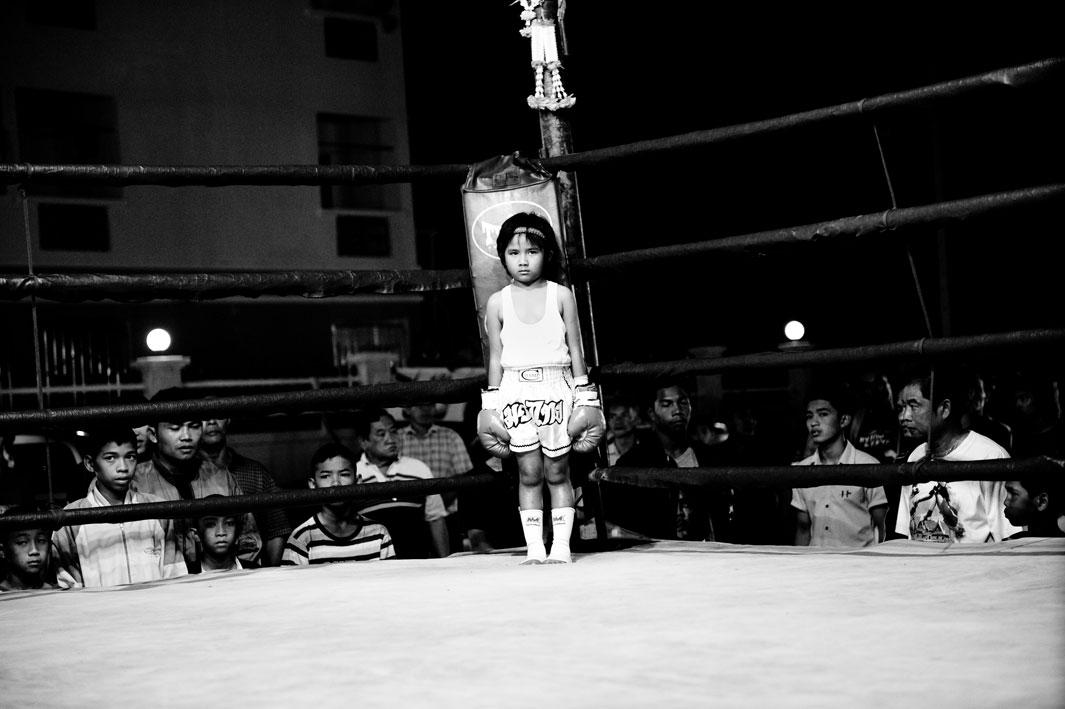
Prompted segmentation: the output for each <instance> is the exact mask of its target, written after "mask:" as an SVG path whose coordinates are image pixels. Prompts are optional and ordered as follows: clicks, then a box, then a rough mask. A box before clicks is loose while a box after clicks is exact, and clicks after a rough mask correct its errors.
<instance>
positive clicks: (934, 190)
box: [400, 2, 1065, 363]
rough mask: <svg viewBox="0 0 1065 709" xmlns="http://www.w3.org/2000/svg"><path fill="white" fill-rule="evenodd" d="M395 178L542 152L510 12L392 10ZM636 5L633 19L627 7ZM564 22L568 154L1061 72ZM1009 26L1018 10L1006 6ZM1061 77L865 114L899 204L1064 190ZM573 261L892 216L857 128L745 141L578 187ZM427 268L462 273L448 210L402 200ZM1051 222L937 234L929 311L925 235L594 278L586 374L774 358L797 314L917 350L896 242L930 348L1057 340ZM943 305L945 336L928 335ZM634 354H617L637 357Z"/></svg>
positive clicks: (432, 192)
mask: <svg viewBox="0 0 1065 709" xmlns="http://www.w3.org/2000/svg"><path fill="white" fill-rule="evenodd" d="M400 7H401V10H402V13H403V32H404V41H405V44H406V54H407V59H406V62H407V65H406V72H407V79H408V108H409V110H410V137H411V150H412V163H414V164H432V163H473V162H477V161H480V160H483V159H485V158H488V157H491V156H493V155H497V154H502V153H508V152H512V151H514V150H519V151H521V152H522V153H524V154H527V155H533V154H535V153H536V152H537V151H538V149H539V128H538V123H537V120H536V116H535V114H534V113H533V112H532V111H530V110H529V109H528V108H527V107H526V106H525V96H526V95H527V94H528V93H530V92H531V87H532V72H531V69H530V68H529V67H528V52H529V46H528V41H527V40H525V39H524V38H522V37H520V36H519V35H518V29H519V28H520V26H521V21H520V19H519V17H518V15H519V8H518V6H517V5H513V6H512V5H509V4H508V3H506V2H494V3H487V2H484V3H477V4H476V8H477V9H476V13H475V14H473V13H470V12H458V11H456V8H457V7H458V6H456V5H455V4H440V3H425V2H401V4H400ZM637 7H638V8H642V11H641V12H638V13H637V12H635V11H632V9H633V8H637ZM665 7H666V6H664V5H655V4H651V3H640V4H636V3H628V4H626V3H618V4H611V5H607V4H605V3H591V2H572V3H570V4H569V7H568V12H567V16H566V32H567V36H568V40H569V53H570V54H569V57H568V59H567V62H566V70H565V75H564V79H565V81H566V84H567V88H568V89H570V90H571V91H573V92H574V93H575V95H576V96H577V105H576V107H575V108H574V109H572V110H571V112H570V120H571V121H572V125H573V131H574V143H575V145H574V147H575V149H576V150H578V151H580V150H587V149H592V148H599V147H606V146H611V145H617V144H623V143H628V142H632V141H635V140H641V139H647V138H657V137H663V136H668V135H675V134H680V133H685V132H688V131H694V130H702V129H707V128H714V127H719V126H726V125H732V124H738V123H743V122H747V121H754V120H760V119H765V118H772V117H776V116H780V115H785V114H788V113H794V112H798V111H803V110H808V109H814V108H819V107H823V106H828V105H832V104H836V103H842V102H847V101H853V100H857V99H860V98H862V97H869V96H875V95H879V94H882V93H890V92H895V91H902V90H906V89H910V88H915V87H919V86H923V85H927V84H932V83H936V82H939V81H945V80H950V79H954V78H960V77H964V76H969V75H972V74H977V73H982V72H985V71H990V70H993V69H997V68H1002V67H1007V66H1012V65H1016V64H1023V63H1027V62H1031V61H1036V60H1039V59H1043V58H1047V57H1051V56H1055V55H1057V56H1060V55H1061V54H1062V52H1061V47H1060V46H1056V45H1055V44H1054V42H1053V38H1052V37H1049V34H1050V32H1051V29H1050V28H1052V27H1055V26H1056V25H1055V24H1054V23H1052V22H1051V21H1050V20H1049V19H1048V18H1045V17H1040V16H1039V15H1038V14H1033V13H1030V12H1029V13H1020V12H1017V13H1015V17H1017V18H1018V19H1016V20H1011V19H1010V18H1008V17H1007V18H1004V17H1002V16H1001V15H1000V16H996V17H994V18H992V17H988V18H977V19H975V20H960V19H958V18H957V17H955V18H951V19H950V20H949V21H948V20H933V19H932V18H930V17H929V16H927V15H906V14H905V13H904V12H902V11H900V10H899V9H897V8H896V7H894V6H892V9H891V12H890V13H889V12H888V11H887V10H886V9H885V8H881V10H882V13H881V14H880V15H874V14H873V13H872V12H870V13H869V15H868V16H857V15H854V14H849V15H846V14H845V15H842V16H840V15H834V16H828V15H821V16H813V15H810V14H799V13H798V11H796V10H794V9H793V10H791V11H789V12H788V13H787V14H774V13H773V12H770V11H769V10H767V9H766V8H765V7H763V6H761V5H759V6H758V7H757V8H756V9H752V10H744V11H740V10H735V9H733V10H730V11H728V12H722V11H721V10H720V9H710V8H706V7H705V6H704V4H692V3H678V4H672V5H670V6H668V8H669V9H668V10H667V9H664V8H665ZM1014 9H1016V8H1014ZM1061 89H1062V76H1061V75H1060V74H1059V75H1058V77H1057V78H1056V79H1055V80H1054V81H1053V82H1048V83H1046V84H1043V85H1038V86H1032V87H1027V88H1023V89H1022V88H996V89H991V90H987V91H984V92H983V93H981V94H979V95H978V96H974V97H971V98H966V99H963V100H958V101H954V102H951V103H949V104H940V105H937V106H934V107H927V108H920V109H914V110H907V111H900V112H897V113H896V114H893V115H888V116H882V117H880V118H878V127H879V131H880V138H881V140H882V144H883V147H884V150H885V154H886V160H887V162H888V168H889V172H890V175H891V178H892V182H893V186H894V189H895V193H896V197H897V200H898V203H899V206H903V207H905V206H917V205H921V204H926V203H932V202H936V201H939V200H940V199H958V198H963V197H968V196H975V195H979V194H984V193H990V192H996V191H1005V190H1010V189H1018V188H1023V187H1029V186H1036V185H1041V184H1047V183H1054V182H1063V181H1065V138H1063V136H1062V132H1061V130H1060V129H1061V126H1062V125H1065V113H1063V109H1062V107H1061V106H1060V105H1058V104H1059V103H1060V102H1058V101H1056V100H1055V98H1056V97H1057V96H1060V94H1061ZM579 180H580V182H579V186H580V196H581V208H582V222H583V226H584V231H585V238H586V241H587V243H588V250H589V254H590V255H597V254H602V253H610V252H615V251H624V250H629V249H633V248H646V247H650V246H654V245H656V244H671V243H682V242H690V241H700V240H704V239H712V238H716V237H721V236H728V235H734V234H743V233H748V232H755V231H759V230H763V229H772V228H778V227H785V226H791V225H799V224H806V223H811V222H816V221H822V220H829V219H835V218H839V217H845V216H852V215H856V214H861V213H868V212H877V211H880V210H883V209H886V208H888V207H890V197H889V192H888V189H887V186H886V182H885V178H884V175H883V171H882V168H881V165H880V160H879V157H878V153H877V149H876V142H875V137H874V134H873V130H872V126H871V123H870V122H867V121H847V122H841V123H836V124H834V125H831V126H820V127H813V128H802V129H798V130H794V131H790V132H787V133H784V134H781V135H777V136H773V137H768V138H767V137H761V138H752V139H747V140H743V141H739V142H735V143H732V144H730V145H727V146H717V147H712V148H705V149H700V150H694V149H693V150H688V151H685V152H683V153H682V154H680V155H675V156H672V157H670V158H668V159H654V160H640V161H632V162H626V163H619V164H616V165H613V166H611V167H610V168H608V169H595V170H591V169H589V170H586V171H585V172H583V173H580V174H579ZM414 194H415V210H416V219H417V225H418V230H419V238H420V241H421V244H420V246H421V249H420V251H421V254H422V256H421V260H422V264H423V265H424V266H426V267H462V266H463V265H465V252H464V246H463V243H462V229H463V225H462V212H461V204H460V201H459V199H458V190H457V189H453V188H452V187H451V186H448V185H444V186H441V185H440V184H423V185H415V193H414ZM1059 215H1060V204H1059V205H1051V206H1049V207H1047V208H1044V209H1038V210H1026V211H1025V212H1024V213H1019V212H1015V213H1013V214H1010V215H1009V216H1007V217H1002V218H998V217H996V218H993V219H982V220H980V221H979V222H976V221H974V222H971V223H968V224H965V225H962V226H957V227H951V228H949V229H947V230H946V231H945V239H944V244H945V246H944V248H945V254H946V258H945V261H943V263H944V264H945V267H944V268H945V272H946V278H947V282H948V284H949V285H948V286H947V290H946V298H947V301H949V302H946V303H945V302H943V301H942V300H941V297H940V286H939V272H940V265H939V264H940V261H939V259H938V257H937V249H938V245H937V239H936V232H935V231H934V230H932V229H914V230H910V231H908V232H905V233H904V234H902V233H900V234H896V235H893V236H889V237H883V238H875V239H869V240H867V241H862V242H849V243H847V244H845V245H842V246H841V245H839V244H838V243H837V244H836V245H834V246H824V245H816V246H810V247H807V248H801V249H798V248H796V249H789V250H783V251H781V250H774V251H773V252H772V253H766V254H763V255H759V256H756V257H753V256H716V257H713V258H701V259H693V260H689V261H688V262H685V263H682V264H676V263H671V264H668V265H655V266H651V267H648V268H646V269H639V270H636V271H627V272H625V273H624V274H617V275H615V276H614V277H612V278H610V279H607V280H603V281H598V282H597V283H596V290H595V298H596V299H595V307H596V314H597V318H598V319H599V320H600V322H601V323H602V327H601V328H600V332H601V340H600V344H601V352H602V353H603V355H602V359H603V362H604V363H605V362H610V361H622V360H627V359H634V360H640V359H644V358H663V357H678V356H683V354H684V350H685V349H686V348H688V347H692V346H698V345H711V344H721V345H727V346H729V347H730V351H734V352H739V351H758V350H765V349H771V348H773V347H774V346H775V345H776V344H777V343H778V342H779V341H781V340H782V339H783V337H782V334H781V328H782V327H783V324H784V322H785V321H786V320H788V319H791V318H799V319H802V320H804V321H805V322H806V323H807V325H808V336H809V338H810V339H811V340H813V341H814V343H815V344H817V345H820V346H836V345H850V344H861V343H879V342H892V341H898V340H907V339H915V338H918V337H922V336H924V335H925V334H926V333H925V326H924V319H923V317H922V314H921V310H920V307H919V301H918V299H917V296H916V291H915V288H914V285H913V279H912V276H911V274H910V267H909V262H908V260H907V256H906V250H905V244H906V243H907V242H909V243H910V245H911V249H912V251H913V255H914V258H915V261H916V264H917V271H918V274H919V277H920V279H921V282H922V285H923V288H924V292H925V297H926V299H927V301H928V308H929V310H930V312H931V318H932V321H933V333H934V334H935V335H943V334H954V335H963V334H979V333H985V332H998V331H1004V330H1010V329H1021V328H1029V327H1060V326H1062V320H1063V318H1062V315H1061V311H1062V308H1061V307H1060V306H1061V304H1062V302H1063V301H1065V299H1063V298H1062V297H1061V295H1060V293H1059V290H1058V278H1059V276H1060V267H1059V266H1058V261H1057V260H1056V259H1053V258H1050V254H1051V253H1052V252H1051V251H1050V247H1051V246H1053V245H1054V242H1057V241H1058V238H1059V237H1060V236H1061V233H1062V230H1061V227H1060V226H1059V222H1060V219H1059V218H1058V217H1059ZM944 305H949V320H944V319H943V318H942V317H941V310H942V309H943V307H942V306H944ZM634 335H636V336H635V337H634Z"/></svg>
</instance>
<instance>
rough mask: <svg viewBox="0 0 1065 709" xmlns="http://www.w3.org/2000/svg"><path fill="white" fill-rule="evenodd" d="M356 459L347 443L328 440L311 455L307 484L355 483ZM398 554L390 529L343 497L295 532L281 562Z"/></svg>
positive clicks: (295, 563)
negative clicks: (373, 520) (360, 512)
mask: <svg viewBox="0 0 1065 709" xmlns="http://www.w3.org/2000/svg"><path fill="white" fill-rule="evenodd" d="M356 460H357V458H356V456H355V454H354V453H352V452H351V450H349V449H348V448H346V447H345V446H342V445H339V444H336V443H327V444H326V445H324V446H322V447H321V448H319V449H318V450H317V451H315V453H314V455H313V456H312V457H311V473H310V475H309V476H308V477H307V486H308V487H310V488H311V489H312V490H314V489H317V488H327V487H335V486H337V485H354V484H355V461H356ZM395 555H396V552H395V549H393V548H392V537H390V536H389V534H388V530H387V529H385V527H384V526H383V525H380V524H377V523H375V522H371V521H370V520H368V519H366V518H365V517H363V516H361V515H360V514H359V513H358V512H357V511H356V510H355V504H354V502H353V501H351V500H342V501H338V502H327V503H325V504H324V505H322V510H321V512H318V513H317V514H315V515H314V516H313V517H311V518H310V519H309V520H307V521H306V522H304V523H303V524H301V525H299V526H297V527H296V529H294V530H293V531H292V534H291V536H289V538H288V542H286V543H285V551H284V553H283V554H282V555H281V565H282V566H306V565H307V564H329V563H333V562H337V561H376V560H378V559H390V558H392V557H394V556H395Z"/></svg>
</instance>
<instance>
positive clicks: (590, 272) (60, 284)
mask: <svg viewBox="0 0 1065 709" xmlns="http://www.w3.org/2000/svg"><path fill="white" fill-rule="evenodd" d="M1062 197H1065V184H1050V185H1043V186H1039V187H1029V188H1026V189H1021V190H1013V191H1010V192H997V193H992V194H985V195H980V196H978V197H969V198H966V199H960V200H953V201H949V202H940V203H935V204H929V205H923V206H919V207H905V208H902V209H889V210H885V211H883V212H876V213H873V214H861V215H858V216H853V217H844V218H841V219H834V220H830V221H825V222H817V223H814V224H806V225H802V226H794V227H785V228H782V229H771V230H768V231H761V232H755V233H751V234H741V235H737V236H727V237H722V238H719V239H713V240H708V241H699V242H692V243H686V244H675V245H671V246H656V247H654V248H649V249H637V250H634V251H625V252H620V253H615V254H606V255H603V256H593V257H588V258H580V259H573V260H572V261H571V262H570V269H571V272H572V273H573V274H574V275H583V276H585V277H586V278H590V277H594V276H595V274H596V273H597V272H601V271H606V270H610V269H615V268H620V267H625V266H630V265H637V264H643V263H647V262H650V261H660V260H669V259H678V258H686V257H689V256H693V255H697V254H709V253H718V252H723V251H739V252H744V251H754V252H760V251H761V250H762V249H766V248H770V247H776V246H784V245H793V244H796V243H806V242H822V241H828V240H834V239H842V238H851V237H857V238H861V237H865V236H868V235H870V234H877V233H883V232H890V231H895V230H897V229H905V228H909V227H914V226H920V225H927V224H939V223H944V222H950V221H962V220H966V219H971V218H975V217H981V216H985V215H988V214H993V213H997V212H999V211H1002V210H1006V209H1013V208H1021V207H1027V206H1031V205H1036V204H1040V203H1043V202H1048V201H1051V200H1055V199H1061V198H1062ZM469 283H470V277H469V272H468V271H466V270H463V269H454V270H443V271H395V270H366V271H286V272H270V271H266V272H246V273H223V272H220V273H196V274H190V273H182V274H145V275H125V274H115V273H93V274H39V275H29V276H27V275H22V274H20V275H3V276H0V301H4V300H7V301H15V300H20V299H22V298H25V297H26V296H27V295H34V294H36V295H39V296H40V297H42V298H48V299H50V300H60V301H66V302H75V301H77V300H79V299H84V300H101V299H104V298H111V299H114V300H120V301H126V302H133V301H137V302H140V301H147V300H152V299H155V298H169V299H175V300H210V299H215V298H226V297H231V296H246V297H255V296H257V295H267V294H269V295H286V296H287V295H299V296H303V297H308V298H327V297H332V296H338V295H353V294H356V293H368V292H373V293H384V294H392V293H409V292H425V291H435V290H451V289H457V288H465V287H469Z"/></svg>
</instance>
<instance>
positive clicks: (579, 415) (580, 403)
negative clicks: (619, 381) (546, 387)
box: [566, 384, 606, 453]
mask: <svg viewBox="0 0 1065 709" xmlns="http://www.w3.org/2000/svg"><path fill="white" fill-rule="evenodd" d="M605 430H606V417H604V416H603V403H602V401H600V400H599V389H598V388H597V387H596V386H595V385H594V384H583V385H580V386H577V387H575V388H574V390H573V412H572V413H571V414H570V415H569V425H568V426H567V427H566V431H567V433H569V437H570V439H571V440H572V441H573V443H572V446H573V452H574V453H589V452H591V451H594V450H595V449H596V448H597V447H598V446H599V441H600V440H602V438H603V432H604V431H605Z"/></svg>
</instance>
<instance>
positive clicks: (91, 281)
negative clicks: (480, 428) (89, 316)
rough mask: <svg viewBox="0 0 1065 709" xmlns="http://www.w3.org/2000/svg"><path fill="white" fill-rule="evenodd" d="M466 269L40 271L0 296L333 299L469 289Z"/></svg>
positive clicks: (6, 279)
mask: <svg viewBox="0 0 1065 709" xmlns="http://www.w3.org/2000/svg"><path fill="white" fill-rule="evenodd" d="M469 286H470V273H469V271H468V270H466V269H451V270H438V271H422V270H418V271H414V270H407V271H400V270H388V269H381V270H363V271H261V272H244V273H239V272H235V273H173V274H121V273H86V274H66V273H47V274H46V273H42V274H32V273H31V274H28V275H7V276H0V300H7V301H16V300H20V299H22V298H25V297H27V296H29V297H34V296H37V297H40V298H47V299H49V300H55V301H61V302H67V303H74V302H81V301H86V300H104V299H110V300H116V301H120V302H126V303H131V302H138V303H139V302H144V301H148V300H190V301H202V300H215V299H219V298H230V297H233V296H245V297H248V298H256V297H258V296H262V295H275V296H278V295H280V296H300V297H303V298H331V297H336V296H344V295H358V294H364V293H378V294H385V295H393V294H403V293H424V292H427V291H444V290H455V289H459V288H469Z"/></svg>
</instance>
